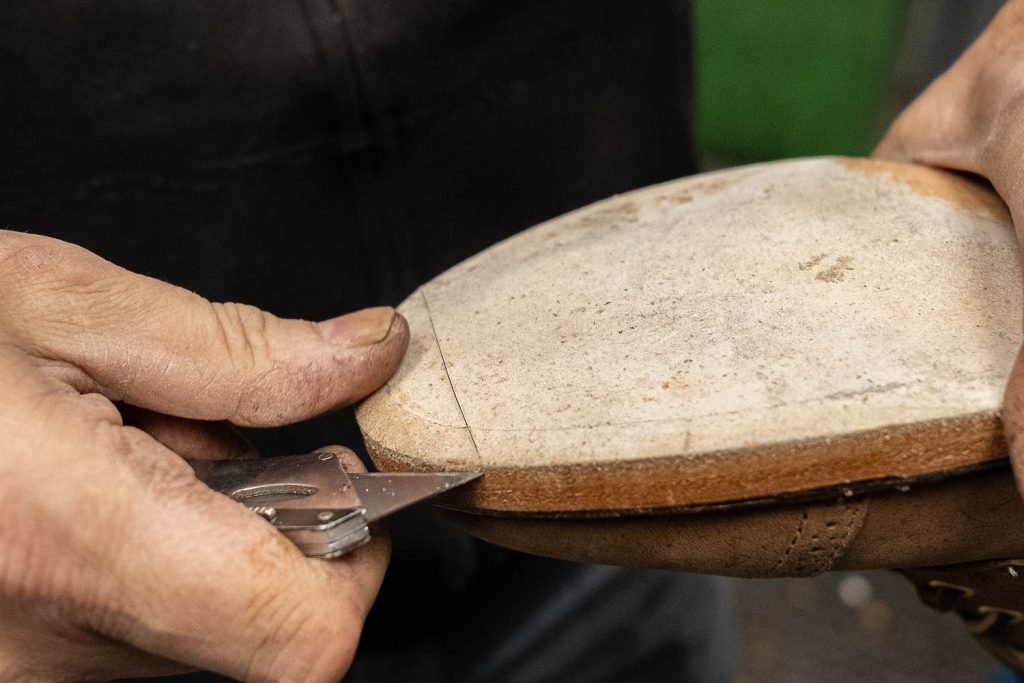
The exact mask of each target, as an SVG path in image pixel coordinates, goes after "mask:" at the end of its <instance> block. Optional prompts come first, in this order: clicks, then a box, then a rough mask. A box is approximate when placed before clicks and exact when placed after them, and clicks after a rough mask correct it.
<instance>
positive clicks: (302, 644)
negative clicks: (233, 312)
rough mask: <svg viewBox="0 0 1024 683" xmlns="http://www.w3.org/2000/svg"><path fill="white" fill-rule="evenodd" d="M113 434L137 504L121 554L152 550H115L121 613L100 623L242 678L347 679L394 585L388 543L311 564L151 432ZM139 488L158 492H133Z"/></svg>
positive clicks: (161, 651)
mask: <svg viewBox="0 0 1024 683" xmlns="http://www.w3.org/2000/svg"><path fill="white" fill-rule="evenodd" d="M108 434H109V441H108V442H107V443H106V444H104V445H103V446H102V448H103V450H104V452H106V453H109V454H110V455H111V456H113V459H112V461H113V464H112V465H111V468H112V471H111V472H110V473H109V475H108V477H107V479H108V482H110V483H111V484H115V485H116V489H117V490H118V491H120V492H122V493H121V495H120V496H117V498H118V499H119V500H122V501H123V502H124V503H125V505H126V507H127V509H126V511H125V512H123V513H122V514H121V515H119V517H120V518H121V524H122V527H121V528H122V529H123V535H122V538H121V539H120V540H119V543H118V547H120V548H122V549H130V548H144V549H145V552H144V554H143V555H142V556H141V557H140V555H139V553H135V554H129V553H127V552H124V551H122V552H113V553H110V556H111V559H112V561H111V566H110V567H109V568H108V571H107V575H109V576H113V577H117V579H116V582H117V585H116V591H114V594H116V595H118V596H119V600H118V606H119V607H118V610H117V615H118V616H117V618H110V617H107V618H106V619H104V620H101V622H100V623H97V624H94V626H97V627H99V628H98V630H101V632H103V633H107V634H108V635H111V636H112V637H115V638H117V639H120V640H124V641H126V642H129V643H131V644H132V645H134V646H136V647H139V648H141V649H144V650H146V651H148V652H152V653H154V654H157V655H159V656H162V657H165V658H168V659H172V660H176V661H187V662H190V663H194V664H196V665H198V666H201V667H204V668H208V669H212V670H215V671H219V672H221V673H224V674H227V675H229V676H233V677H237V678H244V679H247V680H304V681H305V680H309V681H334V680H338V679H339V678H340V677H341V676H342V675H343V674H344V672H345V671H346V670H347V668H348V666H349V664H350V662H351V658H352V656H353V655H354V652H355V647H356V644H357V642H358V638H359V634H360V631H361V627H362V623H363V621H364V619H365V618H366V614H367V612H368V611H369V608H370V606H371V604H372V602H373V599H374V598H375V596H376V594H377V590H378V589H379V586H380V582H381V580H382V579H383V574H384V569H385V566H386V563H387V556H388V549H387V542H386V539H383V538H377V539H375V540H374V541H372V542H371V543H369V544H367V545H366V546H363V547H361V548H357V549H356V550H354V551H353V552H351V553H350V554H348V555H346V556H344V557H341V558H338V559H336V560H329V561H324V560H311V559H307V558H305V557H304V556H303V555H302V554H301V553H300V552H299V551H298V549H297V548H296V547H295V546H294V545H293V544H292V543H291V542H290V541H288V540H287V539H286V538H285V537H284V536H282V535H281V534H280V533H279V532H277V531H276V530H275V529H274V528H273V527H272V526H271V525H270V524H268V523H267V522H265V521H264V520H262V519H261V518H259V517H257V516H256V515H255V514H253V513H252V512H251V511H249V510H248V509H246V508H245V507H244V506H242V505H240V504H238V503H236V502H234V501H233V500H231V499H229V498H227V497H226V496H223V495H220V494H217V493H214V492H213V491H211V490H210V489H208V488H206V487H205V486H203V485H202V484H200V483H198V482H197V481H196V480H195V479H194V478H193V477H191V472H190V470H188V468H187V467H185V466H184V465H183V463H182V462H181V460H180V458H178V457H177V456H176V455H175V454H173V453H171V452H170V451H168V450H166V449H165V448H163V447H162V446H160V445H159V444H157V443H156V442H155V441H152V440H151V439H150V438H149V437H148V436H146V435H144V434H142V433H141V432H139V431H137V430H133V429H131V428H112V431H111V432H109V433H108ZM335 452H338V451H337V449H335ZM182 467H185V469H184V470H182V469H181V468H182ZM130 489H135V490H138V491H145V492H146V493H147V495H145V496H142V495H134V496H129V495H124V492H125V491H127V490H130ZM153 625H159V627H158V628H154V627H153Z"/></svg>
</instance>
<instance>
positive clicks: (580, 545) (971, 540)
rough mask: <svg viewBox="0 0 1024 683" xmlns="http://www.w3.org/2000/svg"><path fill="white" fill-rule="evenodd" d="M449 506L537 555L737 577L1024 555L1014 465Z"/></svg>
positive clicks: (495, 537)
mask: <svg viewBox="0 0 1024 683" xmlns="http://www.w3.org/2000/svg"><path fill="white" fill-rule="evenodd" d="M978 501H984V505H979V504H978ZM450 514H453V515H455V516H456V518H457V520H458V522H459V523H460V524H462V525H463V526H465V527H466V528H467V529H469V530H470V531H471V532H472V533H474V534H475V535H477V536H479V537H480V538H483V539H484V540H487V541H491V542H493V543H497V544H499V545H504V546H507V547H510V548H515V549H517V550H522V551H525V552H530V553H534V554H538V555H545V556H549V557H556V558H561V559H572V560H579V561H585V562H598V563H603V564H633V565H644V566H652V567H659V568H665V569H674V570H678V571H689V572H699V573H705V574H720V575H725V576H738V577H786V576H811V575H814V574H819V573H821V572H825V571H831V570H851V569H890V568H896V567H915V566H938V565H945V564H958V563H963V562H969V561H977V560H989V559H992V558H1003V557H1024V503H1022V502H1021V500H1020V496H1019V494H1018V493H1017V489H1016V485H1015V483H1014V480H1013V475H1012V473H1011V472H1010V469H1009V467H1003V468H999V469H995V470H991V471H987V472H981V473H977V474H973V475H965V476H962V477H957V478H955V479H950V480H947V481H944V482H934V483H929V484H925V485H921V486H910V487H908V489H907V490H906V491H899V490H893V491H889V492H882V493H875V494H870V495H864V496H853V497H850V498H848V497H846V496H840V497H838V498H832V499H830V500H823V501H817V502H808V503H783V504H779V503H777V502H776V503H766V504H764V505H760V506H748V507H742V508H735V509H730V510H721V511H703V512H693V513H684V512H678V513H674V514H657V513H655V512H652V511H648V512H639V513H637V514H635V515H631V516H620V517H602V518H591V519H586V518H579V517H567V516H563V517H545V518H536V517H510V516H505V515H485V514H470V513H465V512H457V511H452V512H451V513H450Z"/></svg>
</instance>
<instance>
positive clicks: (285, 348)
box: [0, 232, 409, 426]
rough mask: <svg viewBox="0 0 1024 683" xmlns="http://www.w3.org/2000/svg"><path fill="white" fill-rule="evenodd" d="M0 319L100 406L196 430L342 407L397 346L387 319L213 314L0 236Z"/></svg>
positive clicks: (378, 312)
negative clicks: (77, 378)
mask: <svg viewBox="0 0 1024 683" xmlns="http://www.w3.org/2000/svg"><path fill="white" fill-rule="evenodd" d="M0 291H3V292H4V297H3V298H2V299H0V320H2V321H3V323H4V326H5V328H6V329H7V330H8V331H10V332H11V333H13V334H14V335H15V336H16V338H18V339H19V340H20V342H21V344H22V345H23V347H24V348H26V349H28V350H29V351H30V352H32V353H33V354H34V355H36V356H38V357H43V358H52V359H58V360H61V361H66V362H69V363H71V364H73V365H74V366H76V367H78V368H81V369H82V370H83V371H84V372H85V373H86V374H88V375H89V376H90V377H91V378H93V379H94V380H95V381H96V382H97V383H98V384H99V385H100V386H101V387H102V388H103V389H102V391H103V393H104V394H105V395H107V396H108V397H110V398H113V399H118V400H123V401H125V402H127V403H131V404H133V405H137V406H141V407H144V408H148V409H150V410H153V411H156V412H161V413H166V414H170V415H175V416H178V417H186V418H192V419H199V420H230V421H231V422H234V423H236V424H240V425H249V426H269V425H278V424H284V423H288V422H294V421H297V420H301V419H305V418H307V417H311V416H313V415H316V414H318V413H321V412H324V411H326V410H330V409H332V408H335V407H338V406H341V405H347V404H350V403H352V402H354V401H356V400H358V399H360V398H362V397H363V396H366V395H367V394H368V393H370V392H371V391H373V390H375V389H376V388H377V387H379V386H380V385H381V384H383V383H384V382H385V381H386V380H387V379H388V378H389V377H390V376H391V374H392V373H393V372H394V371H395V369H397V367H398V364H399V362H400V360H401V357H402V355H403V354H404V352H405V348H406V346H407V344H408V338H409V333H408V326H407V325H406V322H405V320H404V319H403V318H402V317H401V316H400V315H398V314H397V313H396V312H395V311H394V309H392V308H389V307H381V308H370V309H364V310H362V311H357V312H355V313H350V314H348V315H344V316H340V317H338V318H333V319H331V320H327V321H324V322H320V323H313V322H308V321H301V320H285V319H281V318H277V317H275V316H273V315H271V314H270V313H267V312H265V311H261V310H259V309H257V308H254V307H251V306H245V305H241V304H232V303H226V304H218V303H211V302H209V301H206V300H205V299H203V298H202V297H200V296H198V295H196V294H193V293H191V292H188V291H186V290H184V289H181V288H179V287H174V286H172V285H169V284H167V283H164V282H160V281H158V280H154V279H152V278H147V277H144V276H141V275H136V274H134V273H130V272H128V271H126V270H124V269H122V268H119V267H117V266H115V265H113V264H111V263H109V262H107V261H104V260H103V259H101V258H99V257H97V256H96V255H94V254H92V253H90V252H88V251H86V250H84V249H81V248H79V247H76V246H74V245H71V244H67V243H65V242H61V241H59V240H54V239H49V238H44V237H40V236H37V235H25V234H21V233H14V232H0Z"/></svg>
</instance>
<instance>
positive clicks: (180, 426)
mask: <svg viewBox="0 0 1024 683" xmlns="http://www.w3.org/2000/svg"><path fill="white" fill-rule="evenodd" d="M118 409H119V410H120V411H121V417H122V418H123V419H124V423H125V424H126V425H128V426H131V427H137V428H139V429H141V430H142V431H144V432H146V433H147V434H149V435H150V436H151V437H153V438H154V439H155V440H157V441H158V442H160V443H161V444H163V445H164V446H167V447H168V448H169V449H171V450H172V451H174V452H175V453H177V454H178V455H180V456H181V457H183V458H190V459H193V460H231V459H238V458H256V457H259V451H258V450H257V449H256V446H254V445H253V444H252V443H251V442H250V441H249V440H248V439H246V438H245V437H244V436H242V434H241V433H239V431H238V430H237V429H235V428H234V427H233V426H231V424H229V423H227V422H206V421H202V420H189V419H186V418H183V417H174V416H172V415H164V414H162V413H155V412H153V411H152V410H146V409H145V408H139V407H136V406H132V405H128V404H121V405H120V406H118Z"/></svg>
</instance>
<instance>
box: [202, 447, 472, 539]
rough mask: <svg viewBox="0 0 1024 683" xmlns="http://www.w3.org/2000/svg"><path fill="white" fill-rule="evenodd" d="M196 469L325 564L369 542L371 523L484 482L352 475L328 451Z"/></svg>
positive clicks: (447, 475) (462, 475) (442, 476)
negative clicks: (465, 485) (325, 559)
mask: <svg viewBox="0 0 1024 683" xmlns="http://www.w3.org/2000/svg"><path fill="white" fill-rule="evenodd" d="M188 463H189V464H190V465H191V466H192V469H193V470H195V473H196V477H198V478H199V480H200V481H202V482H203V483H205V484H206V485H207V486H209V487H210V488H212V489H213V490H214V491H218V492H220V493H223V494H224V495H226V496H229V497H231V498H233V499H234V500H236V501H238V502H239V503H242V504H244V505H246V506H247V507H248V508H249V509H250V510H252V511H253V512H254V513H256V514H258V515H260V516H261V517H263V518H264V519H266V520H267V521H268V522H270V523H271V524H273V525H274V527H275V528H277V530H278V531H280V532H281V533H283V534H284V535H285V536H287V537H288V538H289V539H290V540H291V541H292V542H293V543H295V545H297V546H298V547H299V549H300V550H302V552H304V553H305V554H306V555H307V556H309V557H321V558H330V557H338V556H339V555H344V554H345V553H347V552H349V551H350V550H352V549H353V548H356V547H358V546H360V545H362V544H364V543H366V542H367V541H369V540H370V527H369V525H370V523H371V522H375V521H377V520H379V519H382V518H384V517H386V516H388V515H389V514H391V513H392V512H396V511H398V510H401V509H402V508H404V507H408V506H409V505H412V504H413V503H416V502H419V501H421V500H424V499H427V498H431V497H433V496H435V495H438V494H441V493H444V492H445V491H449V490H451V489H453V488H455V487H456V486H461V485H463V484H465V483H467V482H470V481H472V480H474V479H476V478H477V477H479V476H480V475H479V473H476V472H410V473H400V474H396V473H355V472H351V473H350V472H346V471H345V468H344V467H343V466H342V463H341V460H339V459H338V456H337V455H335V454H334V453H327V452H317V453H307V454H305V455H285V456H280V457H273V458H255V459H250V460H190V461H188Z"/></svg>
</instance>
